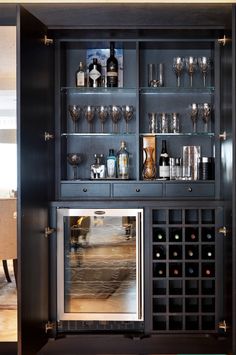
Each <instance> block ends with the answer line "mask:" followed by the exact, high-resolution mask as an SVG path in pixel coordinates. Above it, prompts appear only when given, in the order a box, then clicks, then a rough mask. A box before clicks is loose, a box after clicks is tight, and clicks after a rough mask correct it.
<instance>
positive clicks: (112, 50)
mask: <svg viewBox="0 0 236 355" xmlns="http://www.w3.org/2000/svg"><path fill="white" fill-rule="evenodd" d="M114 55H115V47H114V43H113V42H111V44H110V56H111V57H114Z"/></svg>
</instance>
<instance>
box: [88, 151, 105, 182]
mask: <svg viewBox="0 0 236 355" xmlns="http://www.w3.org/2000/svg"><path fill="white" fill-rule="evenodd" d="M94 158H95V162H94V164H92V165H91V179H104V178H105V173H106V167H105V164H104V162H103V154H94Z"/></svg>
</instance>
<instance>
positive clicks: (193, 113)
mask: <svg viewBox="0 0 236 355" xmlns="http://www.w3.org/2000/svg"><path fill="white" fill-rule="evenodd" d="M190 117H191V120H192V123H193V132H194V133H196V132H197V120H198V105H197V104H196V103H195V102H194V103H192V104H191V105H190Z"/></svg>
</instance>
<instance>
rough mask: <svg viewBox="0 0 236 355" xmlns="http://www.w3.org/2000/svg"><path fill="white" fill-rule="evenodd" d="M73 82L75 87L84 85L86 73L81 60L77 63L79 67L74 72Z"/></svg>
mask: <svg viewBox="0 0 236 355" xmlns="http://www.w3.org/2000/svg"><path fill="white" fill-rule="evenodd" d="M75 84H76V86H77V87H84V86H86V74H85V70H84V66H83V63H82V62H80V63H79V69H78V70H77V72H76V74H75Z"/></svg>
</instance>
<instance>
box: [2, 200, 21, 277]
mask: <svg viewBox="0 0 236 355" xmlns="http://www.w3.org/2000/svg"><path fill="white" fill-rule="evenodd" d="M16 218H17V215H16V199H15V198H9V199H0V260H2V264H3V269H4V273H5V276H6V279H7V281H8V282H11V278H10V275H9V271H8V265H7V260H13V270H14V275H15V280H16V283H17V232H16Z"/></svg>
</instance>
